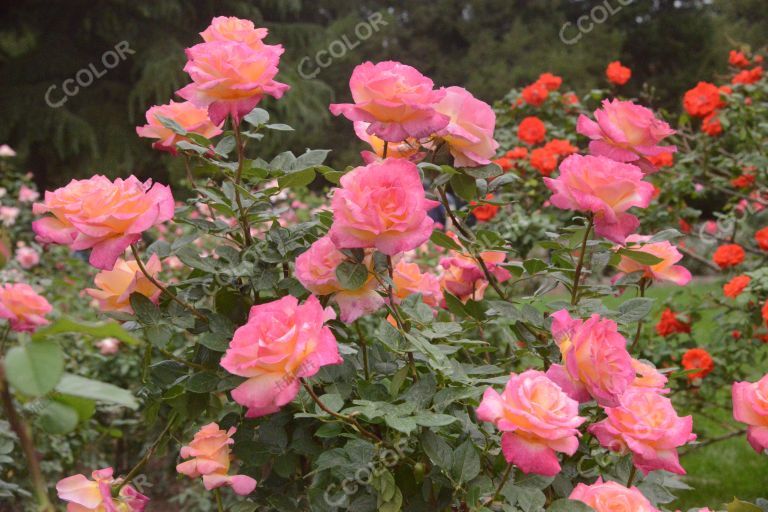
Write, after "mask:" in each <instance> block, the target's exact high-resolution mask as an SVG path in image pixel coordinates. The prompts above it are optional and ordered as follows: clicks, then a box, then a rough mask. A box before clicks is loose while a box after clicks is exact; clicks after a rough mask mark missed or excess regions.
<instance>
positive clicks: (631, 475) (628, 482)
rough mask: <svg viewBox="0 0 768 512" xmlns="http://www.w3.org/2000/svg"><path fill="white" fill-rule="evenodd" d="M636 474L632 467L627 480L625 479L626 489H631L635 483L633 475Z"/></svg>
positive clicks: (634, 468) (635, 469)
mask: <svg viewBox="0 0 768 512" xmlns="http://www.w3.org/2000/svg"><path fill="white" fill-rule="evenodd" d="M636 474H637V468H636V467H635V466H634V465H633V466H632V469H631V470H630V471H629V478H627V488H630V487H632V482H634V481H635V475H636Z"/></svg>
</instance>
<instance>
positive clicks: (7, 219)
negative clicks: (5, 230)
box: [0, 206, 21, 227]
mask: <svg viewBox="0 0 768 512" xmlns="http://www.w3.org/2000/svg"><path fill="white" fill-rule="evenodd" d="M20 212H21V210H19V209H18V208H16V207H15V206H0V221H2V222H3V226H6V227H8V226H13V225H14V224H16V218H17V217H18V216H19V213H20Z"/></svg>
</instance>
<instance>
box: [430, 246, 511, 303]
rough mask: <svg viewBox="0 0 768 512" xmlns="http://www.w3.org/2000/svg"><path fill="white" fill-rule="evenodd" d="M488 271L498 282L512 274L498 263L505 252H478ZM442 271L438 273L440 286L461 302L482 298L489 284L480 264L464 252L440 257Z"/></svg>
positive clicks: (502, 261) (503, 258)
mask: <svg viewBox="0 0 768 512" xmlns="http://www.w3.org/2000/svg"><path fill="white" fill-rule="evenodd" d="M479 257H480V258H481V259H482V260H483V263H485V266H486V268H487V269H488V272H489V273H490V274H491V275H492V276H494V277H495V278H496V280H497V281H498V282H499V283H503V282H504V281H507V280H509V279H510V278H511V277H512V274H510V273H509V271H508V270H507V269H505V268H504V267H501V266H500V265H501V264H502V263H504V260H505V259H506V257H507V256H506V254H505V253H503V252H501V251H485V252H481V253H480V254H479ZM440 266H441V267H442V268H443V272H442V274H441V275H440V286H442V288H443V289H444V290H445V291H447V292H449V293H450V294H451V295H455V296H456V297H458V299H459V300H461V301H462V302H465V303H466V302H467V301H468V300H470V299H471V300H482V299H483V297H484V296H485V290H486V289H487V288H488V285H489V284H490V283H489V282H488V278H487V277H486V275H485V272H483V269H482V267H481V266H480V264H479V263H478V262H477V260H475V259H474V258H472V257H471V256H468V255H466V254H461V253H459V252H454V253H452V254H451V255H449V256H446V257H444V258H441V259H440Z"/></svg>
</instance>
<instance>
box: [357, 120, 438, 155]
mask: <svg viewBox="0 0 768 512" xmlns="http://www.w3.org/2000/svg"><path fill="white" fill-rule="evenodd" d="M352 126H353V127H354V129H355V135H357V137H358V138H359V139H360V140H362V141H363V142H365V143H367V144H369V145H370V146H371V149H373V152H371V151H362V152H361V153H360V156H362V158H363V161H364V162H365V163H366V164H370V163H373V162H377V161H380V160H383V159H384V140H382V139H380V138H378V137H377V136H375V135H371V134H370V133H368V128H369V127H370V126H371V123H366V122H364V121H355V122H354V123H352ZM420 148H421V142H419V141H418V140H416V139H407V140H404V141H402V142H390V143H388V144H387V158H406V159H408V160H410V161H411V162H418V161H420V160H421V159H423V158H424V154H425V153H424V152H423V151H422V152H420V151H419V149H420Z"/></svg>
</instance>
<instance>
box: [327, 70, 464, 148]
mask: <svg viewBox="0 0 768 512" xmlns="http://www.w3.org/2000/svg"><path fill="white" fill-rule="evenodd" d="M349 88H350V90H351V91H352V101H354V103H334V104H332V105H331V106H330V110H331V113H332V114H333V115H335V116H338V115H343V116H344V117H346V118H347V119H349V120H350V121H365V122H366V123H371V124H370V126H369V127H368V130H367V132H368V133H369V134H371V135H375V136H377V137H379V138H380V139H383V140H386V141H389V142H401V141H404V140H406V139H409V138H415V139H422V138H425V137H429V136H430V135H432V134H434V133H437V132H438V131H440V130H442V129H443V128H445V127H446V126H448V122H449V121H450V118H449V117H448V116H447V115H445V114H441V113H440V112H438V111H437V110H436V107H437V104H438V103H439V102H440V101H441V100H442V99H443V98H444V97H445V95H446V91H445V90H443V89H440V90H435V89H434V83H433V82H432V80H430V79H429V78H427V77H425V76H424V75H422V74H421V73H420V72H419V71H418V70H417V69H416V68H413V67H411V66H407V65H405V64H401V63H400V62H395V61H385V62H378V63H376V64H374V63H372V62H364V63H362V64H360V65H358V66H357V67H356V68H355V69H354V71H352V77H351V78H350V79H349Z"/></svg>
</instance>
